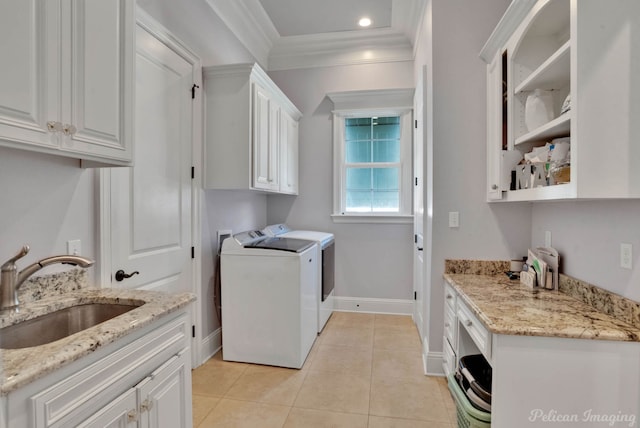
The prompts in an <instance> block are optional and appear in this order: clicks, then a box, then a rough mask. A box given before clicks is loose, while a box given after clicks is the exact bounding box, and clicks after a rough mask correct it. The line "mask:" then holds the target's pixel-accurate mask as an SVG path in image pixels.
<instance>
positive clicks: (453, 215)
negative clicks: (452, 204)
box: [449, 211, 460, 227]
mask: <svg viewBox="0 0 640 428" xmlns="http://www.w3.org/2000/svg"><path fill="white" fill-rule="evenodd" d="M449 227H460V213H459V212H458V211H450V212H449Z"/></svg>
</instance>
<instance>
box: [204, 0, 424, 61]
mask: <svg viewBox="0 0 640 428" xmlns="http://www.w3.org/2000/svg"><path fill="white" fill-rule="evenodd" d="M206 1H207V4H208V5H209V6H210V7H211V8H212V9H213V11H214V12H215V13H216V14H217V15H218V16H219V17H220V19H221V20H222V21H223V22H224V23H225V25H227V27H229V29H230V30H231V31H232V32H233V33H234V34H235V35H236V37H238V39H239V40H240V42H241V43H242V44H243V45H244V46H245V47H246V48H247V50H249V52H250V53H251V54H252V55H253V56H254V57H255V58H256V61H257V62H258V63H259V64H261V65H262V66H263V67H264V68H265V69H267V70H286V69H294V68H309V67H325V66H337V65H353V64H370V63H378V62H397V61H411V60H413V58H414V41H415V40H416V36H417V35H418V34H419V29H420V26H421V24H422V18H423V15H424V8H425V5H426V0H413V1H410V2H409V1H407V0H393V8H394V9H393V10H394V13H393V16H392V27H391V28H379V29H370V30H358V31H342V32H335V33H326V34H315V35H307V36H289V37H281V36H280V35H279V34H278V32H277V30H276V29H275V27H274V25H273V23H272V22H271V20H270V19H269V17H268V15H267V13H266V12H265V11H264V8H263V7H262V5H261V4H260V1H259V0H234V1H228V0H206Z"/></svg>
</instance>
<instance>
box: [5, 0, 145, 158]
mask: <svg viewBox="0 0 640 428" xmlns="http://www.w3.org/2000/svg"><path fill="white" fill-rule="evenodd" d="M134 6H135V2H134V1H133V0H114V1H105V0H85V1H72V0H8V1H5V2H3V4H2V6H0V8H1V12H2V13H0V37H1V38H2V40H4V43H2V44H0V55H1V56H2V58H3V63H4V64H5V66H4V67H1V68H0V144H1V145H4V146H8V147H14V148H23V149H29V150H35V151H41V152H45V153H51V154H58V155H63V156H69V157H74V158H79V159H85V160H88V161H93V162H96V163H99V164H103V165H106V166H111V165H126V164H128V163H130V162H131V160H132V141H133V114H132V113H133V101H134V100H133V84H134V34H133V29H134V24H135V16H134Z"/></svg>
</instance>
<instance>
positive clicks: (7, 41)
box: [0, 0, 60, 148]
mask: <svg viewBox="0 0 640 428" xmlns="http://www.w3.org/2000/svg"><path fill="white" fill-rule="evenodd" d="M56 5H58V2H57V1H53V0H51V1H49V0H7V1H4V2H3V3H2V6H0V40H2V43H0V58H2V64H3V65H2V67H0V139H6V141H4V142H3V145H9V146H13V147H21V146H23V145H24V143H29V144H34V145H37V146H42V147H54V148H55V147H56V146H57V145H58V135H57V134H55V133H52V132H49V131H48V129H47V121H52V122H58V121H60V117H59V112H58V109H57V105H56V101H57V100H58V99H59V93H58V91H59V85H58V80H59V76H60V69H59V61H60V58H59V57H60V53H59V36H58V30H59V22H57V21H56V20H55V19H52V15H53V16H54V17H55V13H56V11H57V6H56Z"/></svg>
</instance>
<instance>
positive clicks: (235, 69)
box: [203, 64, 302, 194]
mask: <svg viewBox="0 0 640 428" xmlns="http://www.w3.org/2000/svg"><path fill="white" fill-rule="evenodd" d="M203 72H204V78H205V81H204V85H205V94H206V143H205V172H204V174H205V177H204V183H205V184H204V185H205V188H209V189H253V190H260V191H266V192H276V193H290V194H297V192H298V121H299V120H300V117H301V116H302V114H301V113H300V111H299V110H298V109H297V108H296V107H295V106H294V105H293V103H291V101H290V100H289V99H288V98H287V97H286V96H285V95H284V94H283V93H282V91H281V90H280V89H279V88H278V87H277V86H276V85H275V83H273V81H272V80H271V79H270V78H269V77H268V76H267V74H266V73H265V72H264V71H263V70H262V69H261V68H260V67H259V66H258V65H256V64H239V65H226V66H214V67H206V68H204V69H203Z"/></svg>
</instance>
